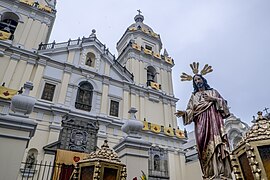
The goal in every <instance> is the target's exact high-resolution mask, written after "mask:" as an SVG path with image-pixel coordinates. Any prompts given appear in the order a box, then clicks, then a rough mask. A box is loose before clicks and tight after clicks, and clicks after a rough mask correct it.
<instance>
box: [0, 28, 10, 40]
mask: <svg viewBox="0 0 270 180" xmlns="http://www.w3.org/2000/svg"><path fill="white" fill-rule="evenodd" d="M10 36H11V33H8V32H5V31H1V30H0V40H8V39H9V38H10Z"/></svg>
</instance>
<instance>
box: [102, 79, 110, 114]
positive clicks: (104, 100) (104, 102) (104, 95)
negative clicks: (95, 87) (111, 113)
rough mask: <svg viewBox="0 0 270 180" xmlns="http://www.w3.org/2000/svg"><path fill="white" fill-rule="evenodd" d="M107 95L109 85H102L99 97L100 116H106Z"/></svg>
mask: <svg viewBox="0 0 270 180" xmlns="http://www.w3.org/2000/svg"><path fill="white" fill-rule="evenodd" d="M108 93H109V85H108V84H103V87H102V96H101V107H100V112H101V113H102V114H107V113H108V111H107V109H108Z"/></svg>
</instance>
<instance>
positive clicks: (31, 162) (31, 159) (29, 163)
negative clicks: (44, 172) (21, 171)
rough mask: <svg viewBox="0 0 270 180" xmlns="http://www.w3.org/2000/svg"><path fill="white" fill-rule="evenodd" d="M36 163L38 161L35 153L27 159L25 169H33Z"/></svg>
mask: <svg viewBox="0 0 270 180" xmlns="http://www.w3.org/2000/svg"><path fill="white" fill-rule="evenodd" d="M35 161H36V158H35V155H34V153H31V154H29V155H28V156H27V158H26V163H25V167H26V168H28V169H32V168H33V165H34V163H35Z"/></svg>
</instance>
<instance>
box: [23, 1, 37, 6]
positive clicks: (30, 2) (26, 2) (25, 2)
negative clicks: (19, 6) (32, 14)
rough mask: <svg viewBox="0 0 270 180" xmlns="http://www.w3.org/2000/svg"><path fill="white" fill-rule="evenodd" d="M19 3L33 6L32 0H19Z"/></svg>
mask: <svg viewBox="0 0 270 180" xmlns="http://www.w3.org/2000/svg"><path fill="white" fill-rule="evenodd" d="M20 2H21V3H24V4H28V5H29V6H33V4H34V1H33V0H20Z"/></svg>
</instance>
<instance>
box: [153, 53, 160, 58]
mask: <svg viewBox="0 0 270 180" xmlns="http://www.w3.org/2000/svg"><path fill="white" fill-rule="evenodd" d="M153 55H154V57H156V58H158V59H161V56H160V54H159V53H153Z"/></svg>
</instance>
